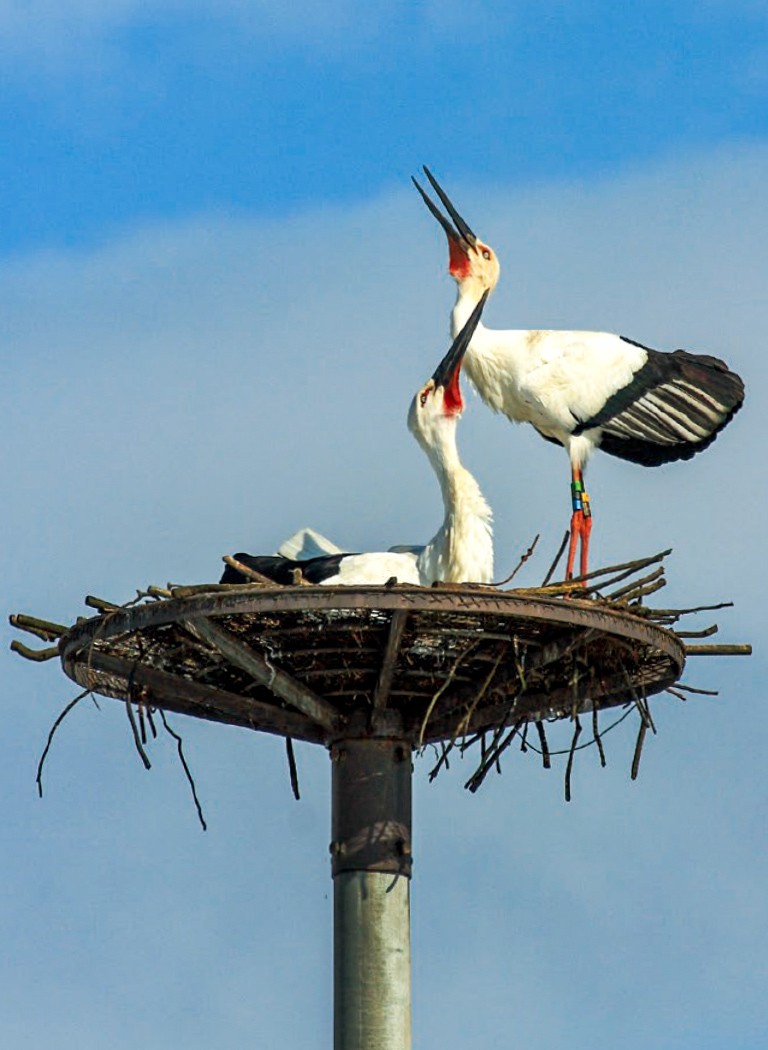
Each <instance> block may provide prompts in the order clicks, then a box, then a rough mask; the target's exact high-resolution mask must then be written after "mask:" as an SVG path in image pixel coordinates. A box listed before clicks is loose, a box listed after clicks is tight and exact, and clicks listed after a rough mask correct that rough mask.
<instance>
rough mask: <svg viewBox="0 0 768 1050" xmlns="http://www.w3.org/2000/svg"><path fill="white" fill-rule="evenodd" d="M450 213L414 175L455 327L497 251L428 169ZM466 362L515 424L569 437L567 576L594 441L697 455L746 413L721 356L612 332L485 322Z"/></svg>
mask: <svg viewBox="0 0 768 1050" xmlns="http://www.w3.org/2000/svg"><path fill="white" fill-rule="evenodd" d="M424 174H425V175H426V176H427V179H428V180H429V183H430V185H431V186H432V188H433V189H434V191H435V193H436V194H437V196H438V198H439V200H440V201H441V202H442V204H443V206H444V207H445V209H446V211H447V213H448V216H449V218H448V217H446V216H445V215H443V213H442V212H441V211H440V209H439V207H438V206H437V205H436V204H435V203H434V202H433V201H432V200H431V199H430V197H429V196H428V194H427V193H426V192H425V190H424V189H423V188H422V186H421V185H420V184H419V183H418V182H417V180H416V179H413V183H414V185H415V186H416V189H417V190H418V191H419V193H420V194H421V196H422V198H423V200H424V203H425V204H426V205H427V207H428V208H429V210H430V211H431V212H432V214H433V215H434V217H435V218H436V219H437V221H438V222H439V223H440V225H441V226H442V227H443V229H444V230H445V233H446V235H447V237H448V252H449V265H448V269H449V272H450V274H451V276H452V277H453V279H454V280H455V281H456V284H457V285H458V292H457V296H456V303H455V305H454V307H453V311H452V313H451V330H452V333H455V332H456V331H458V329H459V328H460V327H461V326H462V325H463V324H464V322H465V320H466V318H467V317H468V316H469V314H470V313H471V312H472V309H473V308H474V306H475V304H476V303H478V302H479V301H480V300H481V299H482V298H483V297H484V296H486V295H488V294H490V292H492V291H493V289H494V288H495V287H496V282H497V281H498V279H499V269H500V267H499V261H498V259H497V257H496V253H495V252H494V251H493V249H492V248H490V247H489V246H488V245H487V244H484V243H483V241H481V240H480V239H479V238H478V237H477V236H475V234H474V233H473V232H472V230H471V229H470V228H469V226H468V225H467V223H466V222H465V221H464V219H462V217H461V216H460V215H459V213H458V212H457V211H456V209H455V208H454V206H453V204H452V203H451V201H450V200H449V198H448V196H447V194H446V193H445V192H444V191H443V190H442V189H441V187H440V186H439V184H438V182H437V180H436V179H435V177H434V175H432V173H431V172H430V171H429V169H428V168H426V167H425V168H424ZM464 368H465V371H466V374H467V376H468V377H469V379H470V380H471V382H472V384H473V385H474V386H475V387H476V389H477V391H478V393H479V394H480V397H481V398H482V399H483V401H485V403H486V404H487V405H488V406H489V408H492V409H493V410H494V412H503V413H504V415H506V416H507V417H508V419H510V420H511V421H512V422H513V423H531V424H532V425H533V426H534V427H535V429H536V430H537V431H538V433H539V434H541V436H542V437H543V438H546V439H547V440H548V441H553V442H556V443H558V444H560V445H563V447H564V448H565V450H566V451H567V453H568V456H569V458H570V461H571V498H572V515H571V538H570V547H569V551H568V566H567V570H566V578H567V579H571V578H572V577H573V565H574V560H575V556H576V549H577V545H578V544H579V541H580V543H581V561H580V566H581V574H582V575H584V574H585V573H586V572H587V563H588V551H589V536H590V532H591V528H592V513H591V509H590V502H589V497H588V495H587V493H586V491H585V489H584V467H585V464H586V462H587V460H588V459H589V457H590V455H591V454H592V452H593V451H594V450H595V449H596V448H602V450H603V451H604V452H608V453H609V454H610V455H612V456H618V457H619V458H620V459H626V460H630V461H631V462H633V463H641V464H642V465H643V466H647V467H655V466H659V465H660V464H662V463H670V462H672V461H673V460H678V459H690V458H691V456H694V455H695V454H696V453H697V452H701V451H702V450H703V449H705V448H707V446H708V445H710V444H711V443H712V442H713V441H714V439H715V437H716V436H717V434H718V433H719V432H720V431H721V430H722V429H723V427H724V426H725V425H726V424H727V423H728V422H729V421H730V420H731V419H732V418H733V416H734V414H735V413H736V412H738V410H739V408H740V407H741V404H742V402H743V400H744V384H743V382H742V381H741V379H740V378H739V376H737V375H736V374H735V373H734V372H731V371H730V370H729V369H728V367H727V365H726V364H725V363H724V362H723V361H720V360H718V358H716V357H709V356H707V355H703V354H691V353H688V352H687V351H686V350H675V351H674V352H673V353H662V352H660V351H658V350H652V349H651V348H650V347H647V346H643V345H642V344H641V343H636V342H634V341H633V340H631V339H626V338H624V337H623V336H619V335H613V334H611V333H610V332H560V331H546V330H545V331H524V330H521V331H492V330H491V329H488V328H485V327H484V325H482V324H478V326H477V330H476V332H475V334H474V336H473V337H472V341H471V343H470V345H469V347H468V349H467V351H466V355H465V359H464Z"/></svg>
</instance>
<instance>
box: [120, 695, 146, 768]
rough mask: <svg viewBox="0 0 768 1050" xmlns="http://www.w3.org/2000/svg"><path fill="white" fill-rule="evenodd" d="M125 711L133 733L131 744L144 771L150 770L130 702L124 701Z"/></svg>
mask: <svg viewBox="0 0 768 1050" xmlns="http://www.w3.org/2000/svg"><path fill="white" fill-rule="evenodd" d="M125 710H126V712H127V714H128V721H129V722H130V723H131V730H132V731H133V742H134V744H135V745H136V750H137V751H138V752H139V756H140V758H141V761H142V762H143V763H144V768H145V769H151V768H152V763H151V762H150V761H149V758H148V757H147V752H146V751H145V750H144V748H143V747H142V746H141V739H140V737H139V730H138V726H137V725H136V718H135V717H134V714H133V707H132V706H131V701H130V700H126V701H125Z"/></svg>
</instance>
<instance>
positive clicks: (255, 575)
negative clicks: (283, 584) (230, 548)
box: [221, 554, 280, 587]
mask: <svg viewBox="0 0 768 1050" xmlns="http://www.w3.org/2000/svg"><path fill="white" fill-rule="evenodd" d="M221 560H222V561H223V562H225V563H226V564H227V565H229V566H230V568H232V569H237V571H238V572H239V573H240V574H241V575H242V576H245V578H246V579H248V580H251V581H252V582H253V583H260V584H262V585H265V586H267V587H279V586H280V585H279V584H278V583H275V581H274V580H272V579H270V578H269V576H264V574H263V573H261V572H256V570H255V569H252V568H251V567H250V566H249V565H244V564H243V562H241V561H238V560H237V558H231V557H230V556H229V555H228V554H225V555H224V557H223V558H222V559H221Z"/></svg>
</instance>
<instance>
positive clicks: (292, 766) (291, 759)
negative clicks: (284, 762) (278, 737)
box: [285, 736, 301, 802]
mask: <svg viewBox="0 0 768 1050" xmlns="http://www.w3.org/2000/svg"><path fill="white" fill-rule="evenodd" d="M285 750H286V753H287V755H288V770H289V772H290V774H291V790H292V791H293V797H294V798H295V799H296V801H297V802H299V801H300V800H301V795H300V794H299V774H298V772H297V770H296V756H295V755H294V753H293V740H291V738H290V737H289V736H287V737H286V738H285Z"/></svg>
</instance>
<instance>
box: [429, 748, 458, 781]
mask: <svg viewBox="0 0 768 1050" xmlns="http://www.w3.org/2000/svg"><path fill="white" fill-rule="evenodd" d="M441 747H442V749H443V750H442V754H441V755H440V758H439V759H438V760H437V765H436V766H434V768H433V769H431V770H430V771H429V782H430V784H431V783H432V781H433V780H434V779H435V777H436V776H437V774H438V773H439V772H440V767H441V766H445V768H446V769H450V768H451V767H450V763H449V762H448V755H449V754H450V753H451V751H452V749H453V744H448V746H447V747H446V745H445V742H444V741H441Z"/></svg>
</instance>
